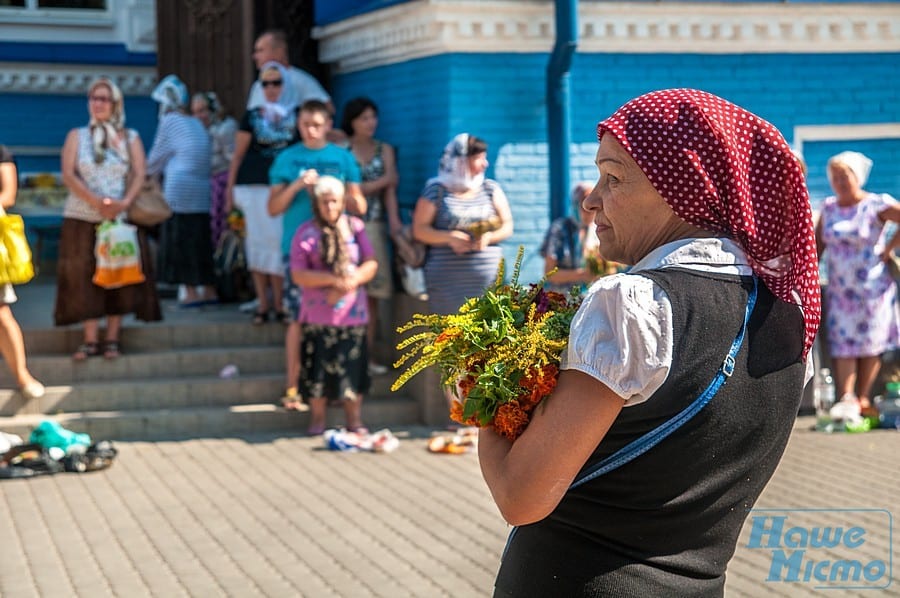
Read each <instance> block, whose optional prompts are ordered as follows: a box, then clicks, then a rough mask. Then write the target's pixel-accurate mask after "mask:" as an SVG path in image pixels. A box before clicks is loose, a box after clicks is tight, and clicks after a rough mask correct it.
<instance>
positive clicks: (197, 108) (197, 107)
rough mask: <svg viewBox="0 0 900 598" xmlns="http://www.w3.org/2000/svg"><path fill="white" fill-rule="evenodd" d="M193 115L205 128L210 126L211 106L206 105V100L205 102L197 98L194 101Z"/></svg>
mask: <svg viewBox="0 0 900 598" xmlns="http://www.w3.org/2000/svg"><path fill="white" fill-rule="evenodd" d="M191 114H193V115H194V117H195V118H197V119H198V120H199V121H200V122H202V123H203V126H204V127H208V126H209V120H210V112H209V104H207V103H206V100H204V99H203V98H197V99H196V100H194V101H192V102H191Z"/></svg>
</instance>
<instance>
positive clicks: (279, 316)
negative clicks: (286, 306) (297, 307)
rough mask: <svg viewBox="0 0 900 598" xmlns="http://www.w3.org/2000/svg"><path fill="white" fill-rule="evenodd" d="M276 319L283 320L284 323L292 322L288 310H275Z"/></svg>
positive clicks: (277, 320)
mask: <svg viewBox="0 0 900 598" xmlns="http://www.w3.org/2000/svg"><path fill="white" fill-rule="evenodd" d="M275 321H276V322H281V323H282V324H290V323H291V314H289V313H288V312H286V311H276V312H275Z"/></svg>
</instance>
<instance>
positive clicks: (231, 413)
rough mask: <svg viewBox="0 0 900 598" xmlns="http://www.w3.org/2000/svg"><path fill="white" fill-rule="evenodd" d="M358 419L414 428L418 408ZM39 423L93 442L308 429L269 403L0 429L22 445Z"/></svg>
mask: <svg viewBox="0 0 900 598" xmlns="http://www.w3.org/2000/svg"><path fill="white" fill-rule="evenodd" d="M362 415H363V421H364V422H365V423H366V425H367V426H368V427H369V429H370V430H372V431H375V430H377V429H379V428H383V427H391V426H408V425H415V424H418V423H419V422H420V420H421V415H420V413H419V403H418V402H417V401H415V400H413V399H411V398H408V397H401V396H394V397H391V398H388V399H371V400H366V401H365V402H364V403H363V408H362ZM44 419H53V420H56V421H58V422H59V424H60V425H61V426H63V427H64V428H66V429H68V430H71V431H73V432H80V433H87V434H90V436H91V438H92V440H94V441H97V440H163V439H179V438H203V437H212V438H221V437H225V436H241V435H251V434H258V433H264V432H265V433H271V432H282V431H283V432H285V433H290V434H299V433H303V431H304V430H306V427H307V426H308V425H309V413H308V412H295V411H286V410H284V409H283V408H281V407H276V406H275V405H274V404H272V403H254V404H247V405H232V406H208V407H177V408H172V409H142V410H134V411H73V412H66V413H60V414H58V415H53V416H47V415H42V414H22V415H17V416H15V417H0V430H2V431H4V432H7V433H10V434H17V435H19V436H21V437H22V438H23V439H25V440H26V441H27V439H28V437H29V435H30V434H31V430H32V429H33V428H34V427H35V426H36V425H37V424H38V423H40V422H41V421H42V420H44ZM344 423H345V422H344V412H343V409H341V408H340V407H329V409H328V426H329V427H340V426H342V425H344Z"/></svg>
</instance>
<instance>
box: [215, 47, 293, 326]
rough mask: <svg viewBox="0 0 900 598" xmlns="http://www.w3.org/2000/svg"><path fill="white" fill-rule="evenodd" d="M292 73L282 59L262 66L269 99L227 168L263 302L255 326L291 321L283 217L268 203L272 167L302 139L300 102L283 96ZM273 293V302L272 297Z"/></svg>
mask: <svg viewBox="0 0 900 598" xmlns="http://www.w3.org/2000/svg"><path fill="white" fill-rule="evenodd" d="M287 77H288V75H287V71H286V70H285V68H284V66H283V65H282V64H280V63H278V62H267V63H265V64H264V65H262V67H261V68H260V70H259V84H260V86H261V87H262V90H263V95H264V96H265V101H264V102H263V103H262V105H259V106H256V107H254V108H249V109H248V110H247V112H246V113H244V117H243V118H242V119H241V123H240V128H239V130H238V132H237V136H236V138H235V146H234V154H233V156H232V158H231V165H230V167H229V169H228V185H227V187H226V190H225V205H226V209H227V210H231V207H232V205H234V206H236V207H237V208H238V209H240V210H241V211H242V212H243V213H244V222H245V225H246V238H245V239H244V246H245V247H246V250H247V269H248V270H249V271H250V275H251V276H252V277H253V287H254V289H255V290H256V298H257V300H258V301H259V304H258V305H257V308H256V311H255V312H254V313H253V320H252V322H253V324H254V325H256V326H260V325H262V324H264V323H266V322H268V321H269V318H270V312H274V314H272V315H274V318H275V320H276V321H279V322H282V323H284V324H287V323H288V320H289V316H288V313H287V312H285V311H284V309H283V308H282V300H283V285H284V266H283V264H282V255H281V236H282V227H283V225H282V216H281V215H280V214H279V215H278V216H272V215H270V214H269V210H268V208H267V206H268V202H269V168H270V167H271V166H272V163H273V162H274V161H275V156H277V155H278V154H279V153H280V152H281V151H282V150H284V149H285V148H286V147H288V146H289V145H292V144H294V143H297V142H298V141H300V132H299V131H298V130H297V113H298V111H299V108H298V107H297V106H293V107H290V108H288V107H286V106H285V104H284V103H283V102H280V98H281V97H282V95H283V93H284V92H283V89H284V86H285V83H286V82H287V81H288V78H287ZM270 295H271V301H270Z"/></svg>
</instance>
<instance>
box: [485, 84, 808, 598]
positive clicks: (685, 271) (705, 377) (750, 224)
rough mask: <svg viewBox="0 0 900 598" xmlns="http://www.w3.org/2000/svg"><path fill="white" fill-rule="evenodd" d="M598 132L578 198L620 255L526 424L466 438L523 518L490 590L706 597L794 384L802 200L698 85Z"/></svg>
mask: <svg viewBox="0 0 900 598" xmlns="http://www.w3.org/2000/svg"><path fill="white" fill-rule="evenodd" d="M597 132H598V139H599V142H600V143H599V147H598V151H597V157H596V163H597V169H598V172H599V180H598V182H597V184H596V186H595V187H594V189H593V191H592V192H591V193H590V195H589V196H588V197H587V198H586V199H585V200H584V207H585V208H587V209H589V210H590V211H591V212H592V214H593V221H594V223H595V224H596V228H597V232H596V234H597V240H598V242H599V251H600V253H601V254H602V255H603V257H604V258H606V259H609V260H614V261H617V262H622V263H626V264H631V265H632V267H631V269H630V270H629V271H628V272H626V273H621V274H616V275H613V276H607V277H605V278H601V279H599V280H598V281H596V282H595V283H594V284H593V285H592V286H591V288H590V290H589V291H588V294H587V296H586V298H585V300H584V303H583V305H582V307H581V309H580V310H579V312H578V314H577V315H576V317H575V319H574V320H573V322H572V327H571V333H570V338H569V344H568V349H567V352H566V354H565V356H564V359H563V363H562V366H561V370H562V371H561V373H560V376H559V382H558V385H557V387H556V390H555V392H554V394H553V396H551V397H550V398H549V399H547V400H546V401H545V404H544V405H543V408H542V409H539V410H537V415H536V416H534V418H533V419H532V421H531V423H530V424H529V427H528V428H527V429H526V431H525V432H524V434H522V436H520V437H519V438H518V439H517V440H516V441H515V443H510V442H509V441H507V440H505V439H503V438H501V437H499V436H498V435H496V434H494V433H492V432H491V431H489V430H482V432H481V434H480V438H479V458H480V461H481V466H482V471H483V473H484V476H485V480H486V481H487V483H488V486H489V487H490V489H491V491H492V493H493V495H494V499H495V501H496V502H497V505H498V506H499V507H500V510H501V512H502V513H503V515H504V517H505V518H506V519H507V521H509V522H510V523H512V524H514V525H518V526H522V527H517V528H515V530H514V532H513V533H512V534H511V536H510V541H509V543H508V544H507V550H506V552H505V554H504V557H503V562H502V565H501V567H500V572H499V574H498V576H497V580H496V590H495V592H496V593H495V595H497V596H507V595H509V596H520V595H529V596H532V595H533V596H607V595H628V596H721V595H722V593H723V591H724V581H725V567H726V564H727V563H728V560H729V559H730V558H731V556H732V554H733V553H734V548H735V543H736V542H737V537H738V534H739V532H740V529H741V526H742V524H743V522H744V519H745V518H746V516H747V513H748V511H749V509H750V507H752V505H753V504H754V502H755V501H756V499H757V497H758V496H759V494H760V493H761V492H762V490H763V488H764V486H765V485H766V482H767V481H768V480H769V478H770V477H771V476H772V473H773V472H774V470H775V467H776V466H777V464H778V461H779V460H780V458H781V455H782V453H783V451H784V447H785V445H786V444H787V440H788V438H789V436H790V432H791V427H792V423H793V421H794V418H795V416H796V414H797V409H798V407H799V404H800V399H801V394H802V390H803V386H804V383H805V382H806V380H807V379H808V374H807V371H808V368H807V354H808V352H809V349H810V346H811V344H812V341H813V338H814V337H815V334H816V329H817V327H818V323H819V313H820V307H819V286H818V270H817V257H816V246H815V237H814V234H813V224H812V216H811V212H810V206H809V196H808V193H807V190H806V186H805V183H804V180H803V174H802V171H801V168H800V164H799V163H798V161H797V159H796V158H795V156H794V155H793V153H792V152H791V149H790V147H789V146H788V145H787V143H786V142H785V140H784V139H783V137H782V136H781V134H780V133H779V132H778V131H777V130H776V129H775V127H774V126H772V125H771V124H770V123H768V122H766V121H765V120H763V119H761V118H760V117H758V116H756V115H754V114H752V113H750V112H748V111H746V110H744V109H743V108H740V107H738V106H736V105H734V104H732V103H730V102H728V101H726V100H724V99H722V98H719V97H716V96H714V95H711V94H709V93H706V92H703V91H698V90H693V89H670V90H664V91H657V92H653V93H648V94H646V95H643V96H640V97H638V98H636V99H634V100H632V101H630V102H628V103H626V104H625V105H624V106H622V107H621V108H620V109H619V110H617V111H616V112H615V113H614V114H613V115H612V116H610V117H609V118H607V119H606V120H603V121H602V122H601V123H600V124H599V126H598V129H597ZM526 524H527V525H526Z"/></svg>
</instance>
